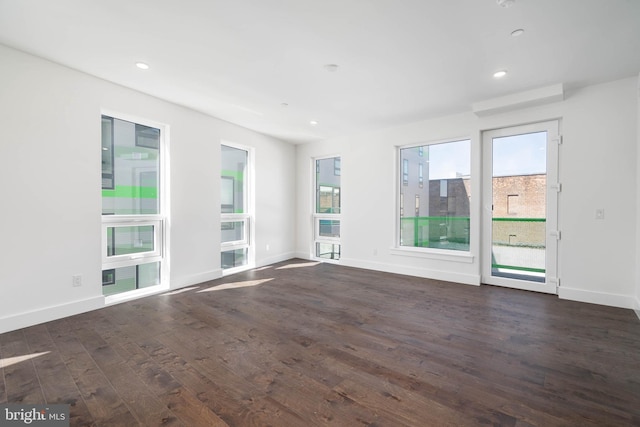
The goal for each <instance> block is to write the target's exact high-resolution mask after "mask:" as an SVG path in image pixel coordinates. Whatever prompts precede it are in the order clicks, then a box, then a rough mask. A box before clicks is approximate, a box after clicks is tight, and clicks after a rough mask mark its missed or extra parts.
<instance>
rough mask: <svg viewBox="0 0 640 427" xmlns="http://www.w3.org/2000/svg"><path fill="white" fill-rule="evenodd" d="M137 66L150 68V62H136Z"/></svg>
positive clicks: (142, 68)
mask: <svg viewBox="0 0 640 427" xmlns="http://www.w3.org/2000/svg"><path fill="white" fill-rule="evenodd" d="M136 67H138V68H140V69H141V70H148V69H149V64H147V63H146V62H136Z"/></svg>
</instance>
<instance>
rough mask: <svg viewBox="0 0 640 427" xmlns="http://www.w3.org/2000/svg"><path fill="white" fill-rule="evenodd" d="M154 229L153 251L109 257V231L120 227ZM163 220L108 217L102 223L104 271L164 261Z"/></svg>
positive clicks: (156, 218) (141, 217)
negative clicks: (150, 227) (147, 227)
mask: <svg viewBox="0 0 640 427" xmlns="http://www.w3.org/2000/svg"><path fill="white" fill-rule="evenodd" d="M143 226H152V227H153V250H152V251H146V252H138V253H135V254H125V255H108V254H107V247H108V245H109V242H108V241H107V229H108V228H118V227H143ZM163 234H164V233H163V220H162V218H158V217H155V218H150V217H143V216H142V215H141V216H140V217H135V218H134V217H130V216H116V215H106V218H104V219H103V221H102V237H103V238H102V266H103V270H106V269H110V268H120V267H128V266H130V265H137V264H139V263H140V262H141V261H144V263H147V262H156V261H160V260H162V254H163V248H164V246H163V242H162V240H163V239H162V236H163Z"/></svg>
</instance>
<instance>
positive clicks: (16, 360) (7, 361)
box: [0, 351, 51, 369]
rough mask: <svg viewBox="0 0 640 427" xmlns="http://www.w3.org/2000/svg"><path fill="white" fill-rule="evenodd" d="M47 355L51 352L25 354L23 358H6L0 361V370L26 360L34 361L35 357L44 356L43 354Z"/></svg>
mask: <svg viewBox="0 0 640 427" xmlns="http://www.w3.org/2000/svg"><path fill="white" fill-rule="evenodd" d="M49 353H51V352H50V351H45V352H42V353H32V354H25V355H24V356H15V357H7V358H4V359H0V369H2V368H6V367H7V366H11V365H15V364H16V363H20V362H24V361H26V360H31V359H35V358H36V357H40V356H44V355H45V354H49Z"/></svg>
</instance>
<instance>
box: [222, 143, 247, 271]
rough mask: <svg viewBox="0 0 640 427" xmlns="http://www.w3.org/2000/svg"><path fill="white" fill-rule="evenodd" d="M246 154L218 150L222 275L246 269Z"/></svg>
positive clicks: (237, 150)
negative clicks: (219, 151)
mask: <svg viewBox="0 0 640 427" xmlns="http://www.w3.org/2000/svg"><path fill="white" fill-rule="evenodd" d="M249 200H250V198H249V151H248V150H245V149H242V148H238V147H232V146H229V145H222V146H221V176H220V212H221V221H220V235H221V240H220V262H221V266H222V269H223V270H224V271H225V273H232V272H235V271H238V270H242V269H244V268H247V267H250V266H251V264H252V261H251V222H252V221H251V219H252V216H251V213H250V203H249Z"/></svg>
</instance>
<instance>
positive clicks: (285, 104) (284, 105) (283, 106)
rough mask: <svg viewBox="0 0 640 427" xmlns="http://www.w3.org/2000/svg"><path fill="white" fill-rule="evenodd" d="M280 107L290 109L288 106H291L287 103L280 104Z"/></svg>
mask: <svg viewBox="0 0 640 427" xmlns="http://www.w3.org/2000/svg"><path fill="white" fill-rule="evenodd" d="M280 106H281V107H282V108H285V107H288V106H289V104H287V103H286V102H283V103H282V104H280Z"/></svg>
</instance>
